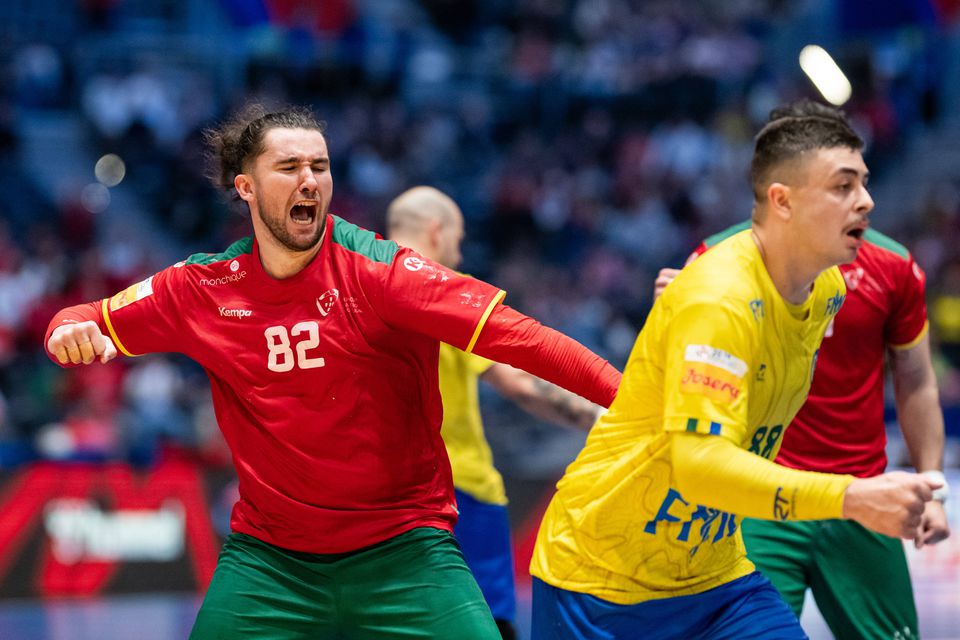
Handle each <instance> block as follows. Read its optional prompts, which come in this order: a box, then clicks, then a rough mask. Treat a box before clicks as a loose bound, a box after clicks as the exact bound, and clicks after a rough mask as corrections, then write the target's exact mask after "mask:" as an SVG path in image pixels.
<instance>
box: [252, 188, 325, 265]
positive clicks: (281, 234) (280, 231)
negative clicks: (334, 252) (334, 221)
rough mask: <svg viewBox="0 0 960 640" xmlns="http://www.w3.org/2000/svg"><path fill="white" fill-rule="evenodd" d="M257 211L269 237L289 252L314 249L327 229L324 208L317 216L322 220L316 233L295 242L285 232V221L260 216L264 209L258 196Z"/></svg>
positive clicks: (288, 233)
mask: <svg viewBox="0 0 960 640" xmlns="http://www.w3.org/2000/svg"><path fill="white" fill-rule="evenodd" d="M257 211H258V212H261V213H258V215H259V216H260V221H261V222H263V224H264V225H266V227H267V230H268V231H270V235H272V236H273V237H274V239H275V240H276V241H277V242H279V243H280V244H282V245H283V246H284V247H286V248H287V249H289V250H290V251H296V252H300V251H309V250H310V249H312V248H314V247H315V246H317V243H318V242H320V239H321V238H322V237H323V232H324V231H325V230H326V228H327V210H326V208H324V209H323V210H322V211H321V212H320V213H318V214H317V215H319V216H322V219H321V220H320V227H319V228H318V229H317V232H316V233H315V234H314V235H313V236H312V237H309V238H306V239H303V240H297V239H296V238H294V237H293V236H291V235H290V232H289V231H287V226H286V224H285V222H286V221H285V220H275V219H273V218H267V217H266V216H264V215H263V214H262V212H263V211H265V209H264V206H263V202H262V201H261V200H260V196H259V195H258V196H257Z"/></svg>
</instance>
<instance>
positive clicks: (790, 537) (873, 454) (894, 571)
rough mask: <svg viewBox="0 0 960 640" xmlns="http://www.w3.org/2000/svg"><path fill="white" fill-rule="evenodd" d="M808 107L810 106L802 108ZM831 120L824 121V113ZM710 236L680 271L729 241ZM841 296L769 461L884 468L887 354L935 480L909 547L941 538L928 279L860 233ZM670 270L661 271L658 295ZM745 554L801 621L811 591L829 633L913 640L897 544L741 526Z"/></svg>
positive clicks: (858, 532)
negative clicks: (796, 408)
mask: <svg viewBox="0 0 960 640" xmlns="http://www.w3.org/2000/svg"><path fill="white" fill-rule="evenodd" d="M806 108H808V109H809V108H816V106H815V105H813V104H810V103H807V106H806ZM828 117H831V116H829V115H828ZM749 227H750V223H749V221H748V222H744V223H741V224H739V225H735V226H733V227H731V228H730V229H727V230H726V231H722V232H720V233H718V234H716V235H713V236H711V237H709V238H707V239H706V240H705V241H704V242H703V243H702V244H701V245H700V246H699V247H697V249H696V250H695V251H694V253H693V254H692V255H691V256H690V258H689V259H688V260H687V263H688V264H689V263H690V262H691V261H692V260H693V259H695V258H696V257H697V256H699V255H701V254H702V253H704V252H705V251H707V250H708V249H709V248H710V247H712V246H714V245H716V244H718V243H719V242H721V241H722V240H724V239H726V238H727V237H729V236H731V235H734V234H735V233H737V232H739V231H741V230H743V229H747V228H749ZM840 271H841V273H842V274H843V278H844V280H845V282H846V285H847V297H846V301H845V302H844V304H843V307H842V308H841V310H840V313H838V314H837V316H836V317H835V319H834V321H833V324H832V325H831V326H830V327H829V328H828V329H827V333H826V335H825V337H824V340H823V343H822V345H821V347H820V353H819V357H818V358H817V364H816V374H815V375H814V377H813V383H812V385H811V387H810V393H809V395H808V396H807V400H806V403H805V404H804V405H803V407H802V408H801V409H800V412H799V413H798V414H797V416H796V417H795V418H794V419H793V422H792V423H791V424H790V428H789V429H787V430H786V432H785V435H784V438H783V444H782V445H781V448H780V452H779V454H778V455H777V458H776V461H777V462H778V463H780V464H782V465H784V466H787V467H792V468H794V469H803V470H808V471H821V472H825V473H840V474H850V475H854V476H857V477H861V478H868V477H871V476H877V475H880V474H881V473H883V471H884V469H885V468H886V466H887V457H886V442H887V436H886V425H885V423H884V420H883V412H884V399H883V390H884V389H883V388H884V357H885V356H887V355H888V356H889V363H890V365H891V367H890V368H891V370H892V375H893V389H894V399H895V401H896V405H897V414H898V418H899V422H900V428H901V431H902V432H903V437H904V440H905V441H906V444H907V449H908V450H909V452H910V458H911V461H912V462H913V465H914V467H916V469H917V470H918V471H921V472H923V473H925V474H927V475H929V476H931V477H932V478H934V479H935V480H937V481H938V482H940V483H942V484H943V487H942V488H941V489H938V490H937V491H935V492H934V499H933V500H932V501H929V502H927V503H926V506H925V508H924V512H923V516H922V521H921V525H920V530H919V532H918V536H917V538H916V540H915V544H916V546H917V547H920V546H923V545H925V544H935V543H937V542H939V541H941V540H943V539H945V538H946V537H947V536H948V535H949V534H950V530H949V526H948V524H947V517H946V514H945V513H944V501H945V500H946V498H947V491H948V489H947V485H946V481H945V480H944V478H943V473H942V472H941V468H942V464H943V442H944V429H943V414H942V412H941V410H940V404H939V393H938V390H937V382H936V378H935V375H934V372H933V367H932V365H931V359H930V339H929V335H928V324H927V308H926V303H925V302H924V285H925V277H924V274H923V271H921V269H920V267H919V266H917V263H916V262H914V261H913V257H912V256H911V255H910V253H909V251H907V249H906V248H904V247H903V246H902V245H900V244H898V243H897V242H895V241H893V240H891V239H890V238H888V237H886V236H885V235H883V234H881V233H879V232H877V231H874V230H872V229H868V230H867V231H866V232H865V234H864V236H863V246H861V247H860V250H859V251H858V252H857V257H856V259H855V260H854V261H853V262H851V263H849V264H845V265H840ZM677 273H678V271H677V270H674V269H663V270H661V272H660V275H659V277H658V278H657V282H656V291H655V294H656V295H659V293H660V292H661V291H662V290H663V289H664V287H666V285H667V284H668V283H669V282H670V281H671V280H672V279H673V277H675V276H676V274H677ZM743 537H744V542H745V543H746V546H747V553H748V556H749V558H750V559H751V560H752V561H753V562H754V564H756V565H757V568H758V569H760V571H761V572H762V573H763V574H764V575H766V576H767V578H769V579H770V580H771V581H772V582H773V584H774V586H776V587H777V590H778V591H780V594H781V595H782V596H783V598H784V599H785V600H786V601H787V603H788V604H789V605H790V606H791V608H793V610H794V612H795V613H796V614H797V616H798V617H799V615H800V613H801V611H802V609H803V601H804V596H805V594H806V590H807V588H808V587H809V588H810V589H811V590H812V592H813V595H814V598H815V599H816V602H817V606H818V608H819V609H820V611H821V613H822V614H823V617H824V619H825V620H826V622H827V624H828V625H829V626H830V629H831V631H832V632H833V634H834V635H835V636H836V637H837V638H841V639H842V638H904V639H907V638H919V637H920V636H919V632H918V630H917V612H916V607H915V605H914V600H913V592H912V588H911V585H910V574H909V572H908V570H907V563H906V558H905V556H904V552H903V545H902V543H901V542H900V541H899V540H897V539H895V538H889V537H887V536H883V535H880V534H877V533H874V532H872V531H869V530H867V529H865V528H864V527H863V526H861V525H860V524H858V523H856V522H854V521H852V520H826V521H820V522H778V521H767V520H745V521H744V523H743Z"/></svg>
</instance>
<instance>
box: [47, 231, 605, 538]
mask: <svg viewBox="0 0 960 640" xmlns="http://www.w3.org/2000/svg"><path fill="white" fill-rule="evenodd" d="M503 296H504V292H503V291H501V290H499V289H497V288H495V287H493V286H491V285H488V284H486V283H484V282H481V281H478V280H475V279H473V278H469V277H465V276H462V275H460V274H457V273H455V272H454V271H451V270H449V269H446V268H444V267H442V266H440V265H438V264H436V263H434V262H431V261H429V260H427V259H425V258H423V257H422V256H420V255H419V254H417V253H415V252H413V251H412V250H410V249H402V248H399V247H398V246H397V245H396V244H395V243H393V242H389V241H385V240H382V239H378V238H377V237H375V234H373V233H372V232H369V231H366V230H363V229H361V228H359V227H357V226H355V225H352V224H350V223H348V222H346V221H344V220H342V219H340V218H338V217H336V216H328V219H327V225H326V230H325V232H324V238H323V242H322V245H321V248H320V250H319V253H318V254H317V256H316V257H315V258H314V259H313V261H312V262H311V263H310V264H309V265H308V266H307V267H306V268H304V269H303V270H302V271H301V272H299V273H298V274H296V275H294V276H292V277H290V278H287V279H284V280H276V279H274V278H271V277H270V276H269V275H268V274H267V273H266V272H264V270H263V267H262V265H261V263H260V258H259V253H258V245H257V243H256V242H255V241H254V240H253V239H251V238H247V239H244V240H240V241H239V242H237V243H235V244H233V245H232V246H231V247H230V248H229V249H227V250H226V251H225V252H223V253H220V254H198V255H195V256H192V257H191V258H190V259H188V260H186V261H185V262H180V263H177V264H176V265H173V266H172V267H168V268H167V269H165V270H163V271H161V272H159V273H157V274H156V275H154V276H152V277H151V278H148V279H147V280H144V281H143V282H141V283H139V284H136V285H133V286H131V287H130V288H128V289H126V290H125V291H123V292H121V293H119V294H117V295H115V296H113V297H112V298H109V299H105V300H103V301H101V303H100V305H99V309H100V312H99V314H97V313H96V308H97V307H93V306H92V305H86V306H84V307H72V308H70V309H67V310H64V311H62V312H61V313H60V314H58V315H57V316H56V317H55V318H54V320H53V321H51V326H50V328H49V329H48V333H47V335H48V337H49V335H50V333H51V332H52V331H53V329H54V328H55V327H56V326H57V325H58V324H59V323H60V322H71V321H76V320H78V319H90V316H91V315H97V317H96V318H94V319H95V320H97V321H98V323H99V324H100V326H101V328H102V330H103V331H104V334H105V335H109V336H110V337H111V338H112V339H113V341H114V344H115V345H116V346H117V348H118V350H119V351H121V352H122V353H124V354H126V355H137V354H144V353H148V352H157V351H177V352H180V353H184V354H186V355H187V356H189V357H191V358H192V359H194V360H196V361H197V362H199V363H200V364H201V365H202V366H203V367H204V369H205V370H206V371H207V374H208V375H209V377H210V383H211V389H212V393H213V403H214V408H215V410H216V415H217V422H218V423H219V425H220V428H221V430H222V431H223V434H224V437H225V439H226V441H227V443H228V445H229V446H230V449H231V451H232V454H233V459H234V465H235V466H236V469H237V474H238V476H239V491H240V499H239V501H238V502H237V504H236V505H235V506H234V509H233V514H232V518H231V527H232V529H233V530H234V531H237V532H241V533H246V534H249V535H251V536H254V537H256V538H258V539H260V540H264V541H266V542H268V543H271V544H274V545H277V546H280V547H283V548H287V549H293V550H298V551H307V552H314V553H341V552H345V551H351V550H355V549H359V548H361V547H365V546H368V545H371V544H374V543H376V542H380V541H382V540H385V539H387V538H390V537H392V536H395V535H397V534H399V533H402V532H404V531H406V530H409V529H412V528H414V527H420V526H433V527H439V528H442V529H446V530H451V529H452V526H453V523H454V522H455V519H456V507H455V502H454V493H453V481H452V477H451V473H450V465H449V462H448V460H447V456H446V452H445V449H444V444H443V440H442V439H441V437H440V423H441V421H442V405H441V400H440V392H439V387H438V380H437V367H438V353H439V342H438V341H443V342H447V343H449V344H451V345H454V346H456V347H458V348H460V349H463V350H466V351H469V350H470V349H471V348H472V347H473V346H474V344H475V343H476V342H477V339H478V336H479V334H480V330H481V329H482V328H483V327H484V326H485V324H487V319H488V317H490V315H491V312H492V311H493V310H494V308H495V307H496V308H498V309H507V308H505V307H499V306H498V305H499V302H500V300H501V299H502V298H503ZM89 308H92V309H93V310H94V311H93V313H91V312H89V311H88V310H87V309H89ZM77 310H79V311H77ZM514 313H515V312H514ZM504 315H505V314H503V313H498V314H495V315H494V317H496V318H500V319H499V320H498V323H499V324H501V325H502V324H504V321H503V319H502V318H503V316H504ZM516 315H517V316H519V314H516ZM521 317H522V316H521ZM547 331H549V330H547ZM491 333H496V330H493V329H491ZM554 333H555V332H554ZM485 339H486V340H487V341H489V340H490V338H489V337H486V338H485ZM515 347H517V345H515ZM518 348H519V350H520V351H522V350H523V346H522V345H521V346H519V347H518ZM535 348H536V344H534V345H533V346H532V348H531V349H528V350H534V349H535ZM581 349H582V347H581ZM582 351H583V352H585V353H589V352H587V351H586V350H585V349H582ZM530 355H531V354H527V357H529V356H530ZM568 355H569V354H568ZM577 355H579V354H577ZM591 355H592V354H591ZM580 361H581V362H582V361H583V359H581V360H580ZM554 364H555V363H554ZM604 364H605V363H604ZM606 368H607V369H612V368H610V367H609V365H606ZM593 370H599V369H597V368H595V369H593ZM568 372H569V368H568ZM614 374H615V371H614ZM608 379H609V384H608V385H607V386H609V387H610V388H609V389H605V390H604V394H603V395H604V396H609V397H610V398H612V396H613V393H614V392H615V389H616V386H615V385H616V383H617V382H618V381H619V379H618V377H616V378H615V377H609V378H608ZM598 386H600V385H598ZM608 402H609V401H608Z"/></svg>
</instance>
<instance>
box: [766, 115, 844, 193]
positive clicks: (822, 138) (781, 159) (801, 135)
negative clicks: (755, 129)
mask: <svg viewBox="0 0 960 640" xmlns="http://www.w3.org/2000/svg"><path fill="white" fill-rule="evenodd" d="M754 141H755V142H756V146H755V147H754V152H753V162H752V163H751V165H750V184H751V186H752V187H753V199H754V202H756V203H761V202H763V200H764V196H765V192H766V188H767V186H768V185H769V184H770V182H771V180H772V176H771V174H772V173H773V171H774V169H777V168H779V167H781V166H783V165H784V164H785V163H787V162H790V161H793V160H797V159H799V158H800V157H801V156H802V155H803V154H804V153H806V152H807V151H812V150H814V149H833V148H836V147H847V148H849V149H853V150H855V151H860V150H861V149H863V140H862V139H861V138H860V136H858V135H857V134H856V132H855V131H854V130H853V128H852V127H851V126H850V122H849V121H848V120H847V116H846V114H845V113H844V112H843V111H841V110H840V109H837V108H836V107H830V106H827V105H825V104H821V103H819V102H813V101H812V100H806V99H805V100H798V101H797V102H793V103H790V104H788V105H785V106H781V107H777V108H776V109H774V110H773V111H771V112H770V118H769V120H768V122H767V124H766V126H764V127H763V129H761V130H760V133H758V134H757V136H756V138H754Z"/></svg>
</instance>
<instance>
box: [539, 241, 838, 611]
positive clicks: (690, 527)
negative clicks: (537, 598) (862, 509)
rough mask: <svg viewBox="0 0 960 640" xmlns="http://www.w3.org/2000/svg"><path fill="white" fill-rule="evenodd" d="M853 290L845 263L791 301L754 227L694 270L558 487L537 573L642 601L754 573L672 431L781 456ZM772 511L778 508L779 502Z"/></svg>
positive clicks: (637, 349) (660, 315) (666, 305)
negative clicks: (685, 467) (693, 488)
mask: <svg viewBox="0 0 960 640" xmlns="http://www.w3.org/2000/svg"><path fill="white" fill-rule="evenodd" d="M845 295H846V288H845V286H844V282H843V277H842V276H841V275H840V271H839V269H837V268H836V267H832V268H830V269H828V270H827V271H825V272H823V273H822V274H820V276H819V277H817V279H816V280H815V282H814V284H813V288H812V291H811V293H810V295H809V296H808V298H807V300H806V301H805V302H804V303H803V304H801V305H791V304H789V303H787V302H786V301H785V300H784V299H783V298H782V297H781V296H780V295H779V293H778V292H777V290H776V288H775V287H774V284H773V282H772V281H771V279H770V276H769V274H768V273H767V270H766V267H765V265H764V263H763V260H762V258H761V256H760V252H759V250H758V249H757V246H756V244H755V243H754V241H753V239H752V237H751V232H750V231H749V230H747V231H744V232H741V233H739V234H736V235H734V236H731V237H730V238H729V239H727V240H726V241H724V242H723V243H721V244H718V245H717V246H716V247H714V248H713V249H711V250H710V251H708V252H707V253H706V254H704V255H703V256H701V257H700V258H699V259H697V260H696V261H695V262H693V263H692V264H690V265H688V266H687V267H686V268H684V269H683V271H682V272H681V273H680V275H679V276H677V278H676V279H675V280H674V281H673V282H672V283H671V284H670V286H669V287H667V288H666V290H665V291H664V293H663V294H662V295H661V297H660V298H659V299H658V300H657V302H656V304H655V305H654V307H653V310H652V311H651V313H650V315H649V317H648V319H647V322H646V325H645V326H644V328H643V330H642V331H641V332H640V335H639V336H638V338H637V341H636V344H635V345H634V347H633V350H632V352H631V354H630V358H629V360H628V362H627V366H626V370H625V372H624V376H623V381H622V383H621V385H620V389H619V391H618V393H617V397H616V399H615V400H614V402H613V405H612V406H611V407H610V409H609V411H608V412H607V413H606V414H605V415H603V416H602V417H601V418H600V420H599V421H598V422H597V424H596V425H595V426H594V427H593V429H592V430H591V432H590V435H589V437H588V439H587V442H586V445H585V447H584V449H583V450H582V451H581V453H580V455H579V456H578V457H577V459H576V460H575V461H574V462H573V463H572V464H571V465H570V466H569V467H568V468H567V470H566V473H565V475H564V477H563V478H562V479H561V480H560V482H559V483H558V485H557V489H558V491H557V494H556V495H555V496H554V498H553V500H552V501H551V503H550V506H549V507H548V509H547V513H546V515H545V516H544V520H543V522H542V524H541V526H540V531H539V534H538V537H537V543H536V548H535V550H534V554H533V560H532V563H531V573H532V574H533V575H534V576H536V577H538V578H540V579H541V580H543V581H545V582H547V583H549V584H552V585H554V586H556V587H559V588H562V589H567V590H570V591H577V592H581V593H588V594H592V595H594V596H597V597H599V598H603V599H604V600H608V601H611V602H615V603H618V604H635V603H638V602H643V601H647V600H654V599H658V598H668V597H675V596H681V595H688V594H695V593H701V592H703V591H706V590H708V589H712V588H714V587H716V586H719V585H721V584H724V583H727V582H730V581H732V580H735V579H737V578H739V577H742V576H744V575H747V574H748V573H750V572H752V571H753V569H754V567H753V564H752V563H751V562H750V561H749V560H747V557H746V553H745V550H744V546H743V541H742V538H741V535H740V530H739V517H738V516H737V515H735V514H731V513H726V512H723V511H720V510H718V509H715V508H711V507H710V506H709V505H702V504H695V503H693V502H692V501H688V500H685V499H684V496H683V495H682V494H681V493H680V492H679V491H678V490H677V482H676V480H675V478H674V476H673V471H672V466H671V465H672V463H671V440H672V436H671V434H673V433H676V432H696V433H698V434H703V435H704V436H706V437H709V436H717V437H721V438H727V439H729V440H730V441H732V442H733V443H734V444H735V445H736V446H738V447H741V448H743V449H747V450H749V451H751V452H753V453H755V454H757V455H759V456H762V457H764V458H766V459H768V460H773V459H774V458H775V457H776V455H777V451H778V450H779V448H780V442H781V439H782V437H783V431H784V429H785V428H786V426H787V425H788V424H790V421H791V419H792V418H793V416H794V414H796V413H797V411H798V410H799V409H800V406H801V405H802V404H803V402H804V399H805V398H806V394H807V390H808V389H809V387H810V380H811V377H812V375H813V369H814V366H815V365H816V357H817V350H818V349H819V346H820V342H821V340H822V339H823V335H824V332H825V331H826V328H827V326H828V325H829V323H830V321H831V319H832V318H833V316H834V315H835V314H836V313H837V311H838V310H839V309H840V305H841V304H842V303H843V300H844V297H845ZM707 464H709V462H708V463H707ZM780 469H781V468H780V467H776V468H775V472H776V473H779V472H780ZM784 471H785V472H789V471H792V470H784ZM793 473H796V472H793ZM843 488H845V487H843V486H841V487H840V488H839V490H840V491H841V492H842V489H843ZM764 504H765V505H766V504H767V503H766V502H765V503H764ZM771 504H773V505H774V511H776V509H777V505H778V504H779V494H778V495H777V496H776V499H771ZM833 504H842V501H841V502H837V501H836V500H834V502H833ZM764 508H766V507H764ZM787 515H792V514H787V513H774V514H773V517H778V518H781V519H786V517H787Z"/></svg>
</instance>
